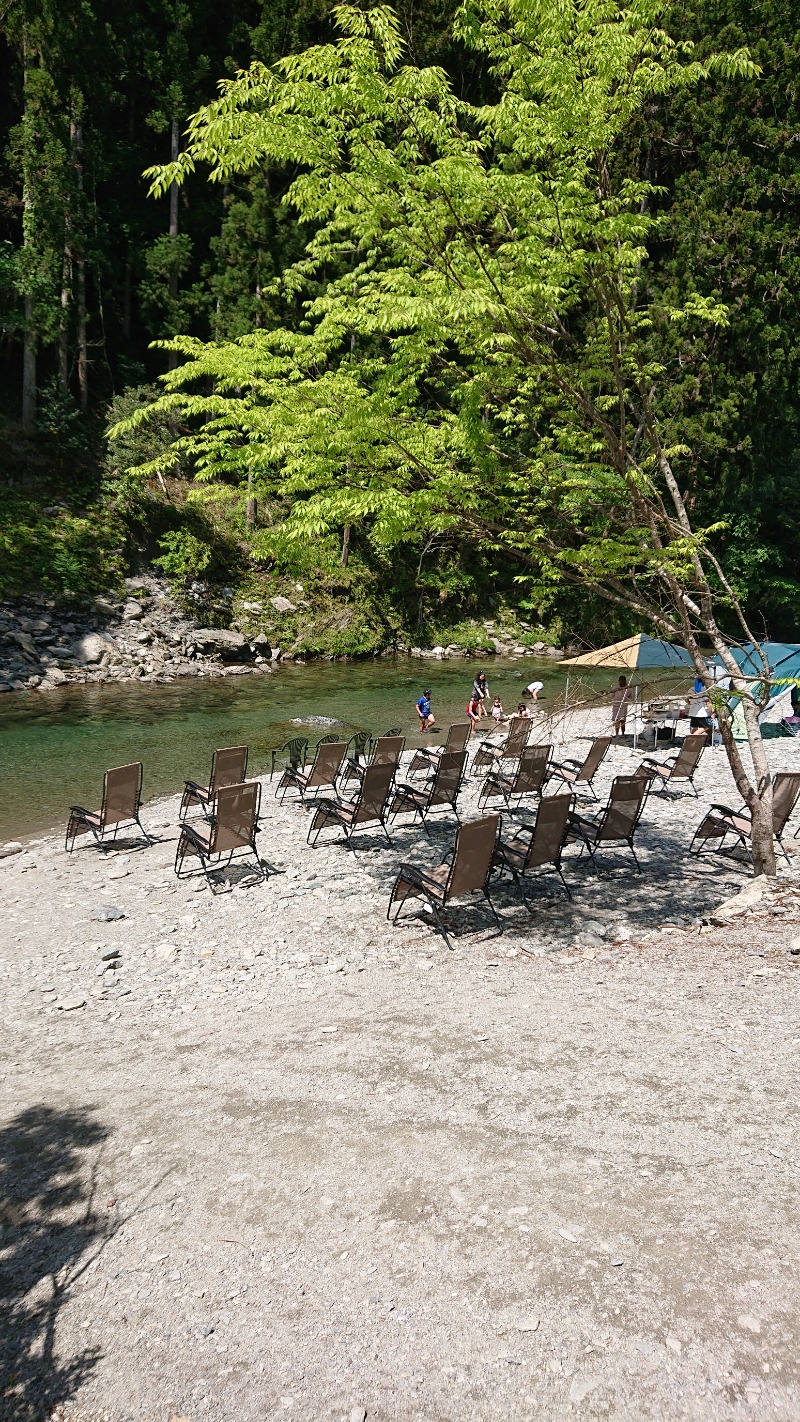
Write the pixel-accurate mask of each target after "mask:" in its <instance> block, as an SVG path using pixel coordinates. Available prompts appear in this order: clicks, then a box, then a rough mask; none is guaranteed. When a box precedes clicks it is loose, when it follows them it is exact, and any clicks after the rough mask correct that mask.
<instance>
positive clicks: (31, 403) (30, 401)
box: [22, 292, 36, 435]
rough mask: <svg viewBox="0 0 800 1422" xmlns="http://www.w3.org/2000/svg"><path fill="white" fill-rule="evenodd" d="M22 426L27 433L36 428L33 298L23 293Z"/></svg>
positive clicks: (27, 293)
mask: <svg viewBox="0 0 800 1422" xmlns="http://www.w3.org/2000/svg"><path fill="white" fill-rule="evenodd" d="M22 428H23V430H24V432H25V434H27V435H32V434H33V433H34V431H35V429H36V334H35V332H34V330H33V300H32V298H31V295H30V293H29V292H26V293H25V334H24V336H23V345H22Z"/></svg>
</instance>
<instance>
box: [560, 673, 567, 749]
mask: <svg viewBox="0 0 800 1422" xmlns="http://www.w3.org/2000/svg"><path fill="white" fill-rule="evenodd" d="M568 705H569V671H567V684H566V686H565V688H564V728H563V730H562V732H561V744H562V746H563V745H566V741H567V707H568Z"/></svg>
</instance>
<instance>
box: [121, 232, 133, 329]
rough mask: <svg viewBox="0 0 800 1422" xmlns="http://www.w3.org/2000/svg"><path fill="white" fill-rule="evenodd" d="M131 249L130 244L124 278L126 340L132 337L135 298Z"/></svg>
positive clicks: (123, 317)
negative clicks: (133, 301) (132, 308)
mask: <svg viewBox="0 0 800 1422" xmlns="http://www.w3.org/2000/svg"><path fill="white" fill-rule="evenodd" d="M130 252H131V249H130V244H128V256H127V259H126V262H125V273H124V276H123V279H122V336H123V339H124V340H125V341H129V340H130V338H131V307H132V300H133V263H132V261H131V255H130Z"/></svg>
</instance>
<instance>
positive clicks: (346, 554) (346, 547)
mask: <svg viewBox="0 0 800 1422" xmlns="http://www.w3.org/2000/svg"><path fill="white" fill-rule="evenodd" d="M349 558H350V524H349V523H346V524H345V526H344V529H343V530H342V557H341V564H342V567H343V568H346V567H347V564H348V561H349Z"/></svg>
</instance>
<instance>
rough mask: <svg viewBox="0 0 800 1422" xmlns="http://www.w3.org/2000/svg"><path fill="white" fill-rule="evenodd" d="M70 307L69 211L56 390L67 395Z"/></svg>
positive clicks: (65, 237) (63, 267) (65, 235)
mask: <svg viewBox="0 0 800 1422" xmlns="http://www.w3.org/2000/svg"><path fill="white" fill-rule="evenodd" d="M71 305H72V251H71V247H70V221H69V211H68V212H67V216H66V218H65V222H64V255H63V258H62V261H61V311H60V313H59V318H58V389H59V392H60V394H61V395H63V396H64V398H65V399H66V397H67V395H69V309H70V306H71Z"/></svg>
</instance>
